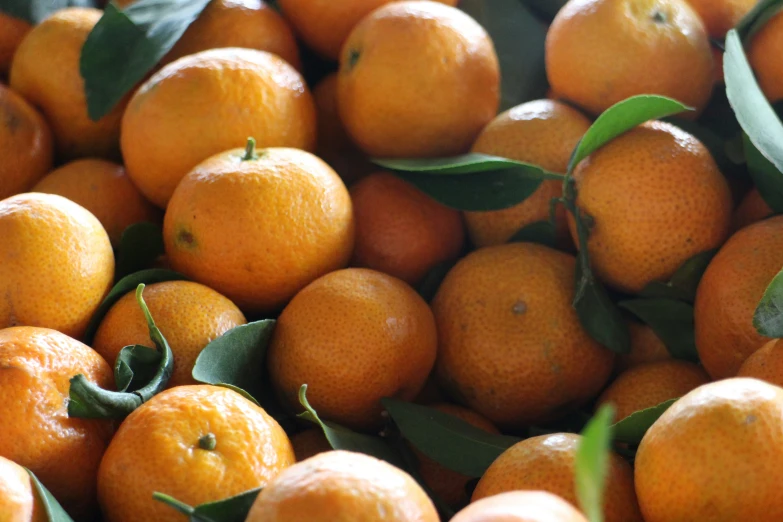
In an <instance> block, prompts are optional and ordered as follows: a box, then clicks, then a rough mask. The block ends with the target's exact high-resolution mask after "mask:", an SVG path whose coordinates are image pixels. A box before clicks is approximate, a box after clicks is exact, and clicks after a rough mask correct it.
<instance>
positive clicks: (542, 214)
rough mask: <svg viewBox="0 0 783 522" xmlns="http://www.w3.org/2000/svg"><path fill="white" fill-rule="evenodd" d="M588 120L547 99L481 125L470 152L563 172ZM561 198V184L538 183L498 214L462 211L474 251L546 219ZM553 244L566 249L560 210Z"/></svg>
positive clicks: (565, 229)
mask: <svg viewBox="0 0 783 522" xmlns="http://www.w3.org/2000/svg"><path fill="white" fill-rule="evenodd" d="M588 128H590V120H588V119H587V118H586V117H585V116H584V115H582V113H580V112H579V111H577V110H576V109H574V108H572V107H569V106H568V105H566V104H564V103H560V102H558V101H552V100H536V101H531V102H527V103H523V104H522V105H518V106H516V107H514V108H512V109H509V110H507V111H506V112H504V113H502V114H500V115H499V116H497V117H496V118H495V119H494V120H492V122H490V124H489V125H487V126H486V127H484V130H483V131H481V134H480V135H479V137H478V139H476V142H475V143H474V144H473V148H472V152H481V153H484V154H491V155H493V156H501V157H503V158H510V159H514V160H517V161H524V162H526V163H530V164H533V165H538V166H540V167H542V168H544V169H546V170H548V171H550V172H556V173H559V174H565V171H566V170H567V169H568V161H569V159H570V158H571V153H572V152H573V150H574V147H576V145H577V143H579V140H580V139H582V136H583V135H584V133H585V132H587V129H588ZM562 195H563V183H562V182H561V181H557V180H545V181H542V182H541V185H540V186H539V187H538V190H536V191H535V192H534V193H533V194H532V195H531V196H530V197H528V198H527V199H526V200H525V201H523V202H522V203H519V204H518V205H515V206H513V207H511V208H508V209H504V210H496V211H491V212H465V222H466V224H467V226H468V234H469V235H470V239H471V241H472V242H473V244H474V245H476V246H478V247H484V246H490V245H499V244H502V243H505V242H507V241H508V240H509V239H511V237H512V236H513V235H514V234H515V233H516V232H518V231H519V230H520V229H522V228H523V227H525V226H527V225H530V224H531V223H535V222H536V221H548V220H549V215H550V202H551V201H552V199H553V198H559V197H562ZM555 224H556V227H557V236H558V241H559V243H560V244H561V245H564V246H568V245H570V244H571V239H570V237H569V235H568V222H567V221H566V212H565V208H563V206H562V205H558V207H557V210H556V213H555Z"/></svg>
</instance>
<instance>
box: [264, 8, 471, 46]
mask: <svg viewBox="0 0 783 522" xmlns="http://www.w3.org/2000/svg"><path fill="white" fill-rule="evenodd" d="M394 1H397V0H280V1H279V2H278V4H279V5H280V8H281V9H282V10H283V14H284V15H285V17H286V18H287V19H288V21H289V22H291V24H292V25H293V26H294V28H295V29H296V32H297V33H298V34H299V36H300V37H301V38H302V40H304V42H305V43H306V44H307V45H308V46H309V47H310V48H311V49H313V50H315V51H316V52H317V53H318V54H320V55H321V56H323V57H325V58H329V59H331V60H337V59H338V58H339V56H340V49H341V48H342V46H343V43H344V42H345V40H347V39H348V35H350V34H351V30H352V29H353V28H354V27H355V26H356V25H357V24H358V23H359V22H360V21H361V20H362V19H363V18H364V17H365V16H367V15H368V14H370V13H371V12H372V11H374V10H375V9H378V8H379V7H381V6H384V5H386V4H389V3H391V2H394ZM436 1H438V2H440V3H442V4H446V5H450V6H452V7H454V6H456V5H457V1H458V0H436Z"/></svg>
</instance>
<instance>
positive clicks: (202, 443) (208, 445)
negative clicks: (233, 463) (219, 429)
mask: <svg viewBox="0 0 783 522" xmlns="http://www.w3.org/2000/svg"><path fill="white" fill-rule="evenodd" d="M215 446H217V439H216V438H215V434H214V433H207V434H206V435H204V436H203V437H201V438H200V439H198V447H199V448H201V449H203V450H206V451H212V450H214V449H215Z"/></svg>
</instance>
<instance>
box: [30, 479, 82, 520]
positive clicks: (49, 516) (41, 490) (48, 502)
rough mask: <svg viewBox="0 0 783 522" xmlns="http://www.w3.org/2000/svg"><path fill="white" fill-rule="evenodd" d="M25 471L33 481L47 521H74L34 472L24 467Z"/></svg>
mask: <svg viewBox="0 0 783 522" xmlns="http://www.w3.org/2000/svg"><path fill="white" fill-rule="evenodd" d="M25 471H27V473H29V474H30V481H31V482H32V483H33V487H34V488H35V493H36V495H38V498H39V499H40V500H41V504H42V505H43V508H44V512H45V513H46V520H47V522H74V520H73V519H72V518H71V517H70V516H69V515H68V513H66V512H65V510H64V509H63V507H62V506H61V505H60V503H59V502H57V499H56V498H54V495H52V494H51V493H50V492H49V490H48V489H46V488H45V487H44V485H43V484H41V481H40V480H38V477H36V476H35V474H34V473H33V472H32V471H30V470H29V469H27V468H25Z"/></svg>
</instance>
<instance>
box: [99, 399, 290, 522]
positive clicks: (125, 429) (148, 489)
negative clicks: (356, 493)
mask: <svg viewBox="0 0 783 522" xmlns="http://www.w3.org/2000/svg"><path fill="white" fill-rule="evenodd" d="M294 462H295V460H294V452H293V450H292V449H291V442H290V441H289V440H288V437H287V436H286V434H285V432H284V431H283V429H282V428H281V427H280V425H279V424H277V422H276V421H275V420H274V419H273V418H272V417H270V416H269V415H267V413H266V412H265V411H264V410H263V409H262V408H261V407H260V406H257V405H256V404H254V403H252V402H250V401H249V400H247V399H245V398H244V397H242V396H241V395H239V394H238V393H237V392H235V391H233V390H229V389H226V388H223V387H219V386H210V385H200V386H178V387H176V388H171V389H168V390H165V391H163V392H161V393H159V394H158V395H156V396H154V397H153V398H152V399H150V400H149V401H147V402H145V403H144V404H142V405H141V406H140V407H139V408H138V409H136V410H135V411H133V413H131V414H130V415H129V416H128V417H127V418H126V419H125V420H124V421H123V423H122V424H121V425H120V428H119V430H117V434H116V435H115V436H114V438H113V439H112V441H111V444H109V447H108V448H107V449H106V454H105V455H104V457H103V460H102V461H101V466H100V469H99V470H98V499H99V501H100V504H101V508H102V510H103V514H104V517H105V519H106V521H107V522H121V521H131V520H155V521H156V522H168V521H171V522H179V521H181V520H182V515H181V514H179V513H177V512H176V511H175V510H173V509H171V508H170V507H168V506H166V505H164V504H162V503H160V502H158V501H156V500H154V499H153V498H152V494H153V493H154V492H156V491H157V492H161V493H164V494H166V495H171V496H172V497H174V498H176V499H177V500H180V501H182V502H185V503H186V504H189V505H191V506H196V505H199V504H202V503H205V502H212V501H216V500H222V499H225V498H228V497H231V496H233V495H237V494H239V493H242V492H244V491H247V490H249V489H253V488H257V487H264V486H267V485H268V484H270V482H272V481H273V480H274V478H275V477H276V476H277V475H278V474H279V473H280V472H281V471H283V470H284V469H285V468H287V467H288V466H290V465H291V464H293V463H294ZM216 477H223V478H224V480H216Z"/></svg>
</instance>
